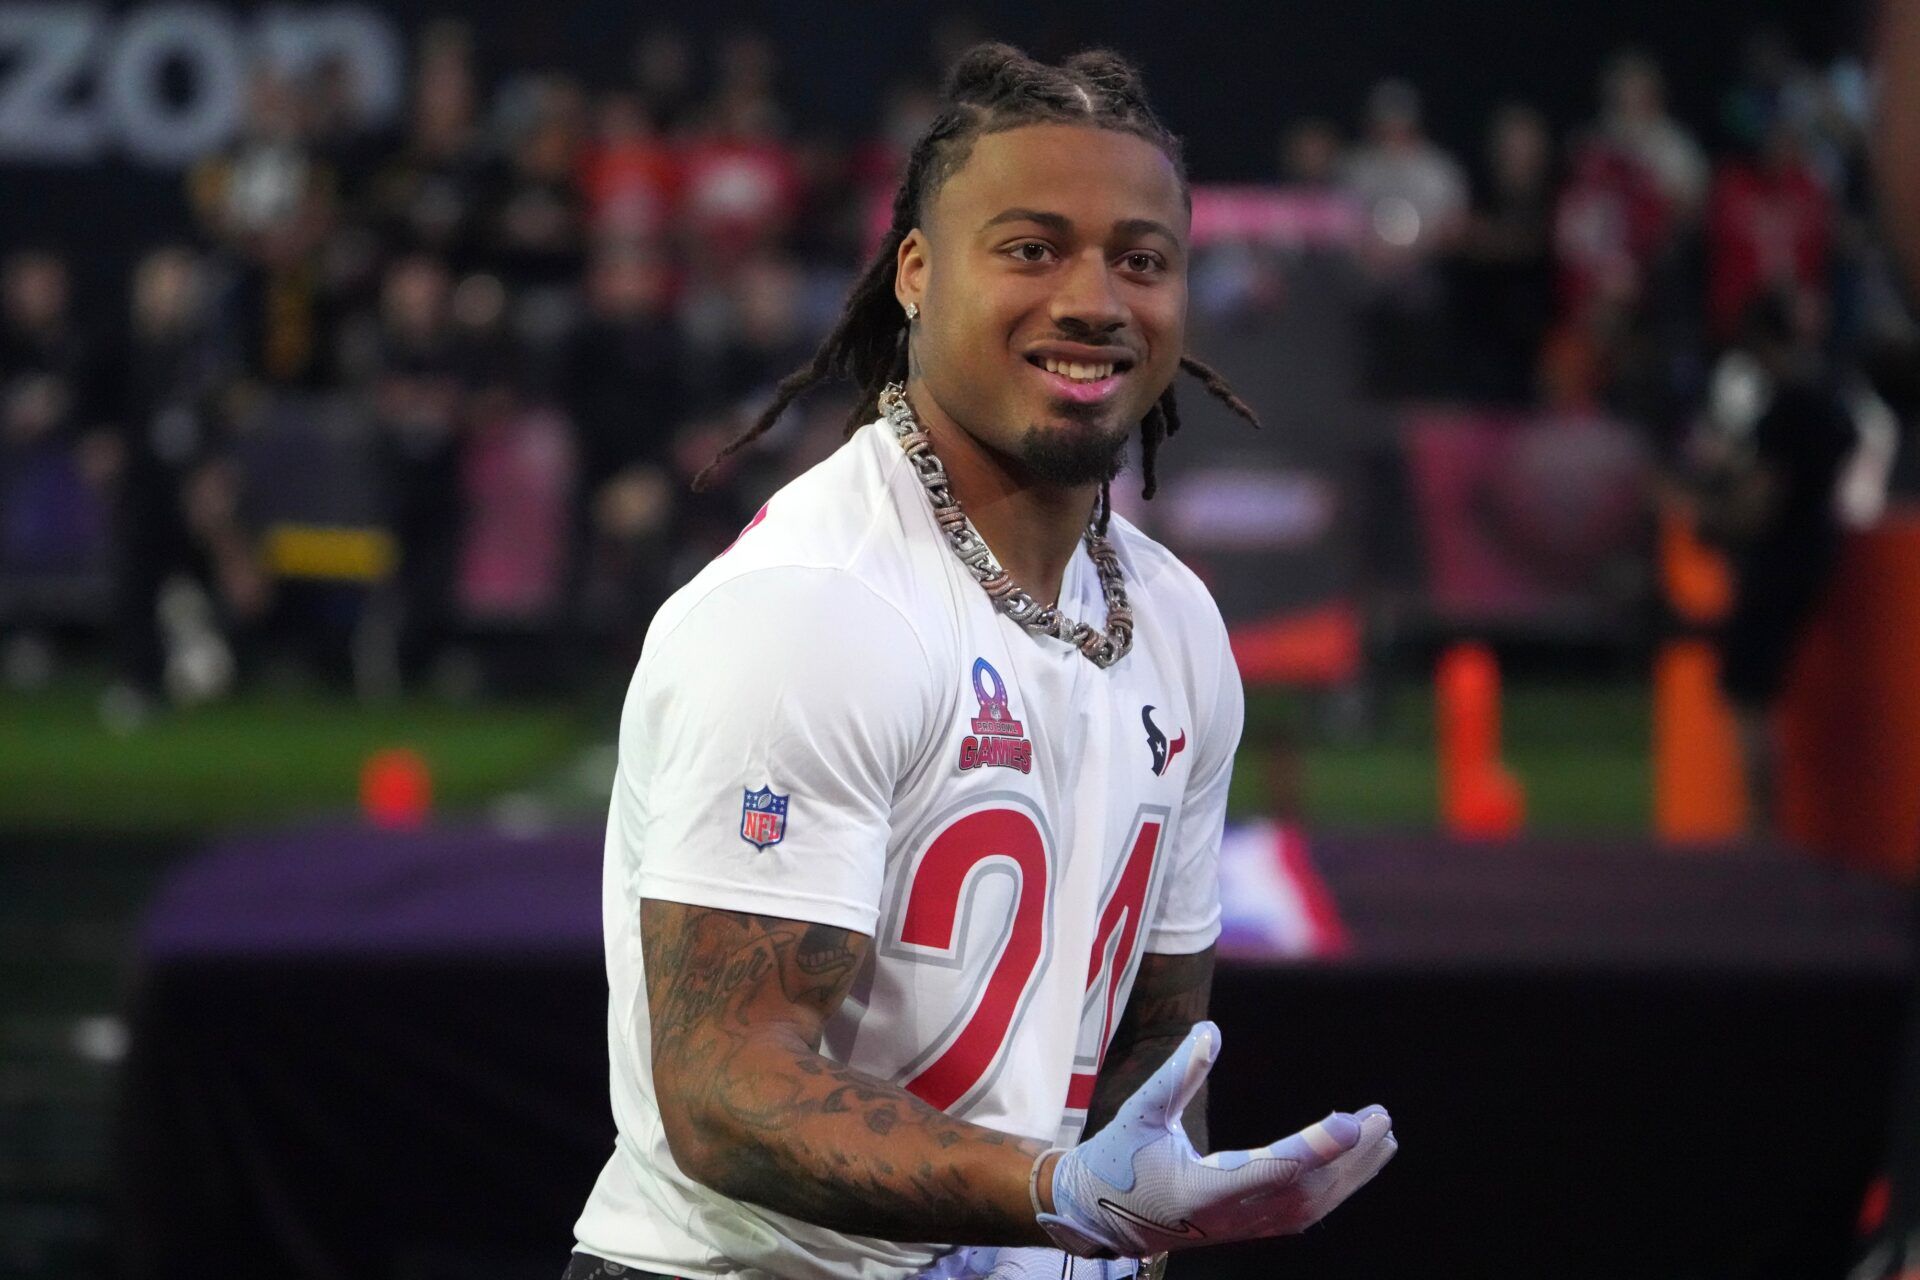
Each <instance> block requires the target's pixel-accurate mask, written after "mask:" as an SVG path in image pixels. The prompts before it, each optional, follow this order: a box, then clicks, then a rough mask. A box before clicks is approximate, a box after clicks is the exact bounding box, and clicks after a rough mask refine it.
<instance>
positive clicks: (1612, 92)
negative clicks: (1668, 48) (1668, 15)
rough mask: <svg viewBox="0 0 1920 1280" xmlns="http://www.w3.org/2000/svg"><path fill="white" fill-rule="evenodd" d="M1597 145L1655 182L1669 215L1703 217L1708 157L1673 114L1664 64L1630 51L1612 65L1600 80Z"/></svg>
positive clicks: (1683, 220) (1677, 220)
mask: <svg viewBox="0 0 1920 1280" xmlns="http://www.w3.org/2000/svg"><path fill="white" fill-rule="evenodd" d="M1600 98H1601V107H1600V121H1599V124H1598V126H1597V127H1596V128H1595V130H1594V135H1595V139H1596V141H1600V142H1604V143H1605V144H1607V145H1609V146H1612V147H1614V148H1617V149H1618V150H1619V151H1620V152H1622V153H1624V154H1625V155H1626V156H1628V157H1631V158H1632V159H1633V160H1635V161H1637V162H1638V163H1639V164H1640V165H1641V166H1642V167H1643V168H1645V170H1646V171H1647V173H1648V174H1649V175H1651V176H1652V178H1653V183H1654V186H1655V187H1656V188H1657V189H1658V190H1659V192H1660V196H1661V199H1662V200H1664V201H1665V203H1666V213H1667V217H1668V218H1670V219H1672V220H1673V221H1674V222H1675V223H1679V224H1685V223H1688V222H1691V221H1693V219H1694V218H1695V217H1697V216H1698V215H1699V212H1700V205H1701V202H1702V201H1703V200H1704V199H1705V198H1706V194H1707V157H1706V154H1705V153H1704V152H1703V151H1701V149H1700V144H1699V143H1697V142H1695V141H1694V139H1693V135H1692V134H1690V133H1688V132H1687V131H1686V129H1684V128H1683V127H1681V125H1680V123H1679V122H1678V121H1676V120H1675V119H1674V118H1673V117H1672V116H1671V115H1669V114H1667V91H1666V84H1665V82H1664V81H1663V80H1662V78H1661V75H1660V67H1659V64H1658V63H1656V62H1654V60H1653V59H1652V58H1649V57H1647V56H1646V55H1645V54H1642V53H1636V52H1628V53H1622V54H1619V55H1617V56H1616V57H1615V58H1614V59H1613V61H1612V62H1611V63H1610V64H1608V66H1607V70H1606V74H1605V75H1604V76H1603V77H1602V79H1601V82H1600Z"/></svg>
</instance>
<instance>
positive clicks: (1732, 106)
mask: <svg viewBox="0 0 1920 1280" xmlns="http://www.w3.org/2000/svg"><path fill="white" fill-rule="evenodd" d="M1821 96H1822V94H1821V90H1820V87H1819V84H1818V77H1817V76H1816V75H1815V74H1814V72H1813V71H1812V69H1811V68H1809V67H1808V66H1807V65H1806V64H1805V63H1804V62H1803V61H1801V59H1800V55H1799V54H1798V53H1797V52H1795V50H1794V47H1793V41H1792V40H1791V39H1789V38H1788V36H1787V33H1786V32H1785V31H1783V30H1781V29H1780V28H1779V27H1776V26H1762V27H1758V28H1756V29H1755V30H1753V31H1752V32H1750V33H1748V35H1747V38H1746V40H1745V41H1744V42H1743V43H1742V45H1741V49H1740V76H1739V79H1738V80H1736V81H1735V83H1734V85H1733V87H1732V88H1731V89H1729V90H1728V91H1727V93H1726V96H1725V98H1724V100H1723V102H1722V107H1721V118H1722V123H1724V124H1725V125H1726V129H1727V133H1728V135H1729V136H1730V137H1731V138H1732V139H1733V140H1734V142H1735V143H1736V144H1737V145H1739V146H1742V147H1745V148H1748V149H1749V150H1758V149H1759V148H1760V147H1761V146H1762V145H1763V144H1764V142H1765V139H1766V136H1767V133H1768V131H1769V130H1771V129H1772V128H1773V126H1774V124H1775V123H1776V122H1778V121H1780V120H1789V121H1792V122H1794V123H1796V124H1799V125H1802V126H1805V125H1807V124H1809V123H1810V122H1811V121H1812V120H1813V118H1814V117H1815V116H1816V115H1817V114H1818V113H1819V105H1818V104H1819V99H1820V98H1821Z"/></svg>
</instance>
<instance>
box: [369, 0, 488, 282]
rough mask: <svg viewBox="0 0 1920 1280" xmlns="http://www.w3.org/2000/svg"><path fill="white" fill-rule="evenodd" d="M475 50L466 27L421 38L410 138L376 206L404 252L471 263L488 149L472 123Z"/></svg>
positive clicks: (383, 180) (390, 167)
mask: <svg viewBox="0 0 1920 1280" xmlns="http://www.w3.org/2000/svg"><path fill="white" fill-rule="evenodd" d="M475 93H476V90H475V88H474V80H473V65H472V51H471V48H470V47H469V44H468V39H467V36H466V33H465V30H464V29H463V28H460V27H458V26H454V25H448V24H439V25H436V26H434V27H432V28H430V29H429V30H428V32H427V34H426V36H425V38H424V39H423V41H422V49H421V56H420V63H419V67H418V70H417V71H416V73H415V84H414V94H413V113H412V120H411V125H410V127H409V131H408V134H407V138H406V141H405V143H404V145H403V146H401V147H400V148H399V150H398V152H397V154H395V155H394V156H393V157H392V158H391V159H390V160H389V161H388V162H387V164H386V165H385V166H384V167H383V168H382V169H381V170H380V172H379V174H378V176H377V177H376V178H375V180H374V184H373V193H372V203H373V209H372V212H373V214H374V216H375V218H376V220H377V222H378V224H379V226H380V229H381V231H382V232H383V234H384V235H385V236H386V237H387V239H389V240H390V241H392V242H393V243H394V244H395V245H396V246H397V247H399V248H401V249H403V250H419V251H421V252H426V253H433V254H438V255H439V256H440V257H441V258H442V259H444V260H445V261H447V262H449V263H454V264H460V265H470V262H469V256H470V252H471V249H472V244H471V241H472V237H473V235H474V223H475V220H476V218H477V214H478V207H479V197H480V177H481V172H482V167H483V154H482V151H481V146H480V139H479V134H478V130H477V129H476V127H475V124H474V112H475V108H474V98H475Z"/></svg>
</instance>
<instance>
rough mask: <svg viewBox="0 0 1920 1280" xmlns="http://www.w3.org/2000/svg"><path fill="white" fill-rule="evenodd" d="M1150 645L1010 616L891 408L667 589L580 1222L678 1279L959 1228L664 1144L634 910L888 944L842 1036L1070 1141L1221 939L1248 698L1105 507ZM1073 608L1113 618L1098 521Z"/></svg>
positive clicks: (615, 820) (1196, 610)
mask: <svg viewBox="0 0 1920 1280" xmlns="http://www.w3.org/2000/svg"><path fill="white" fill-rule="evenodd" d="M1110 536H1111V538H1112V541H1113V543H1114V546H1115V549H1116V551H1117V552H1118V555H1119V558H1120V562H1121V566H1122V571H1123V572H1124V574H1125V579H1126V585H1127V591H1128V594H1129V596H1130V597H1131V599H1132V602H1133V611H1134V617H1135V628H1136V629H1135V633H1134V643H1133V648H1132V650H1131V652H1129V653H1128V654H1127V656H1126V657H1124V658H1122V659H1121V660H1120V661H1119V662H1117V663H1115V664H1114V665H1113V666H1112V667H1110V668H1107V669H1105V670H1102V669H1101V668H1099V667H1096V666H1094V664H1093V663H1091V662H1089V661H1087V659H1086V658H1084V657H1083V656H1081V655H1080V654H1079V653H1078V652H1077V651H1075V650H1073V649H1072V648H1070V647H1068V646H1067V645H1066V644H1064V643H1062V642H1061V641H1059V640H1057V639H1054V638H1052V637H1048V636H1036V635H1034V634H1032V633H1030V632H1028V631H1026V630H1024V629H1023V628H1021V627H1020V626H1019V625H1018V624H1016V623H1014V622H1012V621H1011V620H1010V619H1008V618H1006V617H1005V616H1004V615H1002V614H1000V613H998V612H997V611H996V610H995V609H994V607H993V604H992V602H991V601H990V600H989V599H988V597H987V595H986V593H985V592H984V591H982V589H981V588H980V585H979V584H978V583H977V582H976V581H975V580H974V578H973V577H972V575H971V573H970V572H969V571H968V570H967V568H966V567H965V566H964V565H963V564H961V563H960V561H959V559H958V558H957V557H956V556H955V555H954V554H953V552H952V551H951V549H950V548H949V547H948V545H947V543H946V541H945V539H944V538H943V536H942V535H941V533H940V531H939V528H938V526H937V525H936V524H935V522H934V518H933V512H932V508H931V507H930V505H929V503H928V500H927V495H926V492H925V490H924V488H923V487H922V486H921V483H920V481H919V479H918V476H917V475H916V473H915V472H914V470H913V469H912V467H911V466H909V465H908V464H907V463H906V459H905V456H904V454H903V453H902V452H901V450H900V448H899V445H898V443H897V442H896V441H895V440H894V439H893V437H892V435H891V433H890V432H889V431H888V430H887V428H886V425H885V424H884V423H883V422H876V423H870V424H868V425H867V426H865V427H863V428H861V429H860V431H859V432H857V433H856V434H855V436H854V437H853V438H852V439H851V440H849V441H848V442H847V443H846V444H845V445H844V446H842V447H841V448H840V449H839V450H838V451H836V452H835V453H834V454H833V455H832V456H831V457H829V458H827V459H826V460H825V461H823V462H822V463H820V464H819V465H818V466H816V467H814V468H813V469H811V470H810V471H808V472H806V473H805V474H803V475H802V476H800V477H799V478H797V479H796V480H794V481H793V482H792V483H790V484H788V485H787V486H786V487H785V488H783V489H781V490H780V491H779V492H778V493H776V494H775V495H774V497H773V498H772V499H771V500H770V501H769V502H768V503H767V505H766V506H765V507H764V508H763V509H762V510H761V512H760V513H759V514H758V515H756V516H755V517H754V519H753V521H752V523H751V524H749V525H748V527H747V529H746V530H745V531H744V532H743V533H742V534H741V536H740V538H739V539H738V541H736V542H735V544H734V545H733V546H732V547H731V548H729V549H728V550H727V551H726V552H725V553H724V554H722V555H721V556H719V557H718V558H717V559H715V560H714V562H713V563H712V564H710V565H708V566H707V567H706V568H705V569H704V570H703V571H702V572H701V573H700V574H699V575H698V576H697V577H695V578H694V579H693V581H692V582H690V583H688V584H687V586H685V587H684V588H682V589H681V590H680V591H678V592H677V593H675V594H674V596H673V597H672V598H671V599H669V600H668V601H667V603H666V604H665V605H664V606H663V607H662V608H661V610H660V612H659V614H658V615H657V616H656V617H655V619H654V621H653V625H652V627H651V629H650V630H649V632H648V635H647V639H646V643H645V645H644V647H643V650H642V654H641V658H640V663H639V668H638V670H637V672H636V673H635V676H634V679H633V682H632V685H631V686H630V688H629V691H628V694H627V700H626V705H625V708H624V712H623V715H622V720H621V728H620V751H619V765H618V772H617V776H616V778H615V783H614V793H613V800H612V805H611V812H610V814H609V818H608V823H607V842H606V861H605V879H604V892H603V907H604V924H605V931H606V952H607V978H608V983H609V986H610V989H611V990H610V1001H609V1007H608V1041H609V1046H610V1055H611V1059H612V1062H611V1067H612V1072H611V1074H612V1099H613V1111H614V1119H615V1122H616V1125H617V1129H618V1135H617V1139H616V1143H615V1149H614V1153H613V1156H612V1158H611V1159H610V1160H609V1161H608V1162H607V1165H606V1168H605V1169H604V1171H603V1172H602V1173H601V1175H600V1178H599V1181H598V1183H597V1185H596V1186H595V1187H594V1190H593V1192H592V1195H591V1197H590V1198H589V1200H588V1202H587V1206H586V1210H585V1212H584V1213H583V1215H582V1216H581V1218H580V1220H579V1222H578V1224H577V1226H576V1236H577V1238H578V1240H579V1247H580V1248H581V1249H582V1250H585V1251H587V1252H590V1253H594V1254H597V1255H599V1256H601V1257H604V1258H607V1259H609V1260H611V1261H614V1262H619V1263H624V1264H627V1265H630V1266H634V1267H638V1268H641V1269H644V1270H649V1271H657V1272H663V1273H665V1274H669V1275H674V1276H689V1277H719V1276H726V1277H749V1278H753V1280H758V1278H760V1277H774V1276H778V1277H790V1278H793V1280H828V1278H829V1277H832V1278H833V1280H846V1278H847V1277H861V1278H863V1280H866V1278H874V1280H878V1278H881V1277H885V1278H887V1280H895V1278H898V1277H905V1276H909V1275H911V1274H913V1273H914V1272H915V1271H918V1270H920V1269H921V1268H922V1267H924V1266H925V1265H926V1264H927V1263H928V1262H930V1261H931V1260H932V1259H933V1258H934V1257H936V1256H937V1255H938V1254H939V1253H940V1252H941V1251H942V1250H943V1249H944V1248H945V1245H943V1244H941V1243H938V1242H932V1243H927V1244H924V1245H916V1244H899V1243H892V1242H888V1241H883V1240H877V1239H872V1238H868V1237H863V1236H858V1235H850V1234H846V1233H842V1232H837V1231H830V1230H827V1229H825V1228H821V1227H816V1226H813V1225H811V1224H808V1223H805V1222H801V1221H799V1220H797V1219H794V1218H791V1217H787V1216H784V1215H782V1214H779V1213H776V1212H773V1211H771V1210H768V1209H765V1208H762V1207H760V1206H757V1205H753V1204H748V1203H744V1202H741V1201H738V1200H734V1199H731V1198H729V1197H726V1196H723V1195H720V1194H717V1193H716V1192H714V1191H711V1190H709V1189H708V1188H706V1187H704V1186H702V1185H701V1184H699V1183H697V1182H695V1181H694V1180H693V1179H691V1178H689V1177H687V1176H686V1175H685V1174H684V1173H682V1172H681V1171H680V1169H679V1168H678V1167H677V1166H676V1165H675V1163H674V1160H673V1156H672V1154H671V1152H670V1151H669V1150H668V1148H667V1143H666V1138H665V1135H664V1133H663V1130H662V1126H661V1119H660V1112H659V1107H658V1104H657V1103H656V1101H655V1096H654V1090H653V1078H652V1069H651V1053H650V1045H649V1033H648V1016H647V994H646V984H645V975H644V970H643V964H642V958H641V946H640V937H639V927H638V926H639V919H640V903H641V900H642V899H646V898H655V899H665V900H669V901H674V902H681V903H689V904H693V905H697V906H703V907H714V908H722V909H726V910H733V911H746V912H754V913H760V914H766V915H773V916H780V917H785V918H789V919H794V920H803V921H809V922H817V923H821V924H826V925H832V926H837V927H841V928H846V929H852V930H855V931H857V932H859V933H862V934H865V935H867V936H869V937H870V938H871V939H872V942H871V945H870V948H869V951H868V956H867V960H866V962H865V964H864V965H863V966H862V968H861V970H860V972H859V973H858V974H857V975H856V976H855V979H854V982H853V987H852V991H851V993H850V995H849V996H848V998H847V1000H846V1001H845V1003H844V1004H843V1006H842V1007H841V1008H840V1009H839V1011H838V1012H837V1013H836V1014H835V1015H834V1016H833V1017H832V1019H831V1020H830V1021H829V1023H828V1025H827V1028H826V1033H825V1037H824V1041H823V1044H822V1049H821V1051H822V1052H823V1053H824V1054H825V1055H826V1056H828V1057H829V1058H831V1059H833V1060H835V1061H837V1062H842V1063H846V1064H848V1065H851V1066H852V1067H854V1068H856V1069H858V1070H860V1071H863V1072H866V1073H868V1074H870V1075H873V1076H875V1077H878V1078H879V1079H882V1080H887V1081H891V1082H894V1083H895V1084H898V1085H899V1086H901V1087H903V1088H905V1089H907V1090H908V1091H910V1092H912V1093H914V1094H916V1095H917V1096H919V1097H920V1098H922V1099H924V1100H925V1101H927V1102H929V1103H931V1104H932V1105H934V1106H936V1107H939V1108H941V1109H943V1110H945V1111H947V1112H948V1113H950V1114H952V1115H954V1116H957V1117H960V1118H962V1119H965V1120H968V1121H971V1122H973V1123H976V1124H980V1125H985V1126H987V1127H989V1128H993V1129H997V1130H1000V1131H1003V1132H1007V1133H1012V1134H1019V1135H1022V1136H1026V1137H1033V1138H1040V1139H1044V1140H1050V1141H1054V1142H1058V1143H1062V1144H1066V1143H1071V1142H1073V1141H1075V1140H1076V1139H1077V1138H1078V1136H1079V1133H1080V1129H1081V1126H1082V1125H1083V1123H1084V1122H1085V1119H1086V1109H1087V1104H1088V1102H1089V1100H1090V1099H1091V1097H1092V1093H1093V1082H1094V1079H1095V1075H1096V1073H1097V1072H1098V1070H1099V1067H1100V1062H1101V1057H1102V1054H1103V1053H1104V1051H1105V1049H1106V1046H1107V1043H1108V1041H1109V1039H1110V1037H1111V1035H1112V1032H1113V1028H1114V1024H1115V1022H1116V1020H1117V1019H1118V1017H1119V1015H1120V1013H1121V1012H1122V1010H1123V1009H1124V1008H1125V1004H1126V1000H1127V995H1128V992H1129V990H1130V988H1131V986H1132V982H1133V978H1134V974H1135V972H1136V971H1137V969H1138V966H1139V962H1140V956H1141V954H1142V952H1145V951H1152V952H1160V953H1168V954H1183V953H1192V952H1197V951H1201V950H1204V949H1205V948H1207V947H1208V946H1210V945H1211V944H1212V943H1213V941H1214V939H1215V938H1216V936H1217V935H1218V933H1219V916H1220V904H1219V888H1218V875H1217V864H1218V857H1219V848H1220V835H1221V826H1222V822H1223V820H1224V813H1225V806H1226V794H1227V783H1228V778H1229V774H1230V771H1231V767H1232V761H1233V753H1234V750H1235V747H1236V746H1237V744H1238V741H1239V737H1240V729H1241V722H1242V716H1243V704H1242V697H1241V688H1240V679H1239V675H1238V673H1237V672H1236V670H1235V668H1234V664H1233V659H1232V655H1231V654H1230V652H1229V651H1228V647H1227V639H1226V631H1225V628H1224V627H1223V625H1222V624H1221V621H1220V616H1219V613H1218V611H1217V610H1216V609H1215V607H1214V604H1213V601H1212V599H1211V597H1210V596H1209V595H1208V594H1207V592H1206V589H1205V588H1204V587H1203V586H1202V585H1201V584H1200V582H1199V580H1198V579H1197V578H1196V577H1195V576H1194V575H1193V574H1192V573H1191V572H1190V571H1189V570H1187V569H1186V568H1185V567H1184V566H1183V565H1181V564H1180V563H1179V562H1178V561H1177V560H1176V559H1174V557H1173V556H1172V555H1171V554H1169V553H1168V552H1167V551H1166V550H1165V549H1163V548H1162V547H1160V546H1159V545H1157V544H1156V543H1154V542H1153V541H1151V540H1150V539H1148V538H1147V537H1145V536H1144V535H1143V534H1141V533H1140V532H1139V531H1138V530H1137V529H1135V528H1134V527H1133V526H1131V525H1129V524H1127V523H1126V522H1125V521H1124V520H1121V519H1120V518H1118V517H1115V518H1114V520H1113V522H1112V528H1111V531H1110ZM1061 607H1062V608H1063V609H1064V610H1065V611H1066V612H1067V613H1068V614H1069V615H1070V616H1073V617H1076V618H1081V619H1086V620H1089V621H1093V622H1094V623H1095V625H1099V623H1100V621H1102V620H1104V617H1105V612H1104V609H1105V606H1104V604H1103V601H1102V597H1101V592H1100V586H1099V580H1098V575H1097V573H1096V571H1095V569H1094V566H1093V564H1092V561H1091V559H1090V558H1089V557H1088V556H1087V554H1086V550H1085V547H1084V546H1082V547H1081V548H1079V549H1078V550H1077V551H1076V553H1075V555H1074V556H1073V558H1072V560H1071V561H1070V562H1069V565H1068V568H1067V571H1066V575H1065V579H1064V582H1063V585H1062V591H1061Z"/></svg>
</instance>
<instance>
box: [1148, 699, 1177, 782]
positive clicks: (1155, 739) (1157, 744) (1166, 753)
mask: <svg viewBox="0 0 1920 1280" xmlns="http://www.w3.org/2000/svg"><path fill="white" fill-rule="evenodd" d="M1140 723H1142V724H1144V725H1146V726H1147V749H1148V750H1149V751H1151V752H1153V776H1154V777H1156V778H1159V777H1163V776H1165V774H1166V772H1167V770H1169V769H1171V768H1173V758H1174V757H1175V756H1177V755H1179V754H1180V753H1181V752H1182V751H1184V750H1186V749H1187V731H1186V730H1185V729H1182V730H1181V731H1180V736H1179V737H1177V738H1175V739H1174V740H1173V741H1172V742H1168V741H1167V735H1166V734H1164V733H1162V732H1160V726H1159V725H1157V724H1155V723H1154V722H1153V704H1152V703H1148V704H1147V705H1146V706H1144V707H1142V708H1140Z"/></svg>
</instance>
